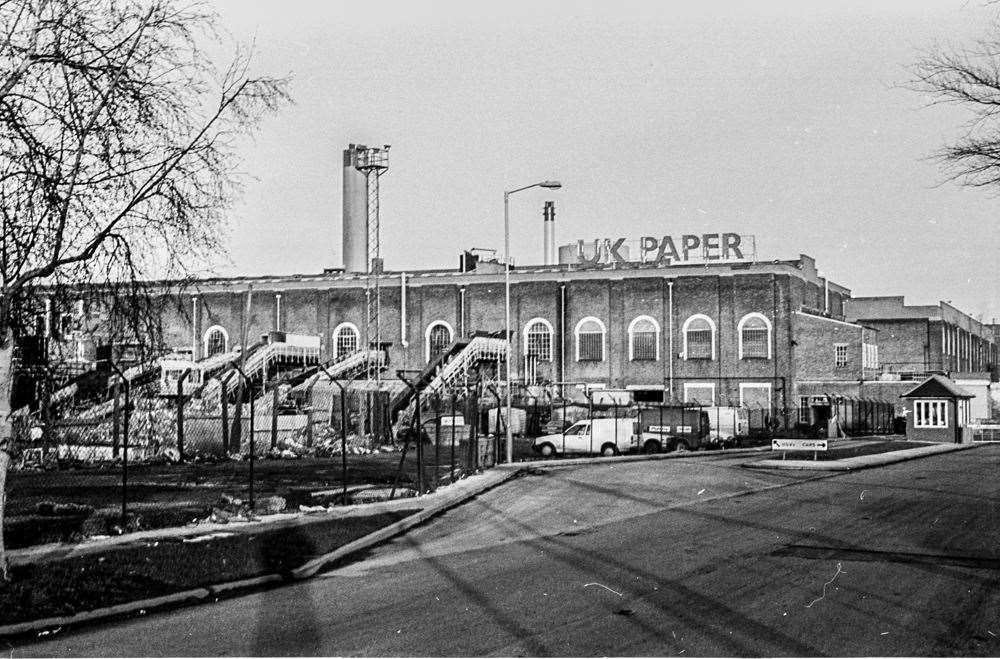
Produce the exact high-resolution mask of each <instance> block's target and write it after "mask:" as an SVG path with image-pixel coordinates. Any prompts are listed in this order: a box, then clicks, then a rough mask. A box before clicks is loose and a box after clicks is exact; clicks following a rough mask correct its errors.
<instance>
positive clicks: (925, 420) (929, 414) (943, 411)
mask: <svg viewBox="0 0 1000 659" xmlns="http://www.w3.org/2000/svg"><path fill="white" fill-rule="evenodd" d="M913 427H914V428H947V427H948V401H946V400H916V401H913Z"/></svg>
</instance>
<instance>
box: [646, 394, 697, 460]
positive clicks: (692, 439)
mask: <svg viewBox="0 0 1000 659" xmlns="http://www.w3.org/2000/svg"><path fill="white" fill-rule="evenodd" d="M708 424H709V421H708V412H705V411H703V410H701V409H699V408H697V407H694V408H692V407H681V406H679V405H662V406H655V407H643V408H641V409H640V410H639V415H638V418H637V419H636V426H635V436H636V438H637V439H638V441H637V442H636V443H637V444H638V445H639V448H640V449H641V450H642V452H643V453H659V452H660V451H695V450H697V449H700V448H708V447H709V446H710V445H712V443H713V440H712V439H711V438H710V436H709V425H708Z"/></svg>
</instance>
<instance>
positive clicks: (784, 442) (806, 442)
mask: <svg viewBox="0 0 1000 659" xmlns="http://www.w3.org/2000/svg"><path fill="white" fill-rule="evenodd" d="M826 446H827V444H826V440H825V439H772V440H771V450H772V451H825V450H826Z"/></svg>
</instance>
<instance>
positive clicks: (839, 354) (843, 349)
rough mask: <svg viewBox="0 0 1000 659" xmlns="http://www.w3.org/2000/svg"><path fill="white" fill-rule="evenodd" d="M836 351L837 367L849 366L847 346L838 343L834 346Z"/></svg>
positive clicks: (835, 362) (835, 361)
mask: <svg viewBox="0 0 1000 659" xmlns="http://www.w3.org/2000/svg"><path fill="white" fill-rule="evenodd" d="M833 351H834V353H833V354H834V364H835V365H836V367H837V368H844V367H845V366H847V346H846V345H844V344H838V345H835V346H834V347H833Z"/></svg>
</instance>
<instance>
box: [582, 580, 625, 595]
mask: <svg viewBox="0 0 1000 659" xmlns="http://www.w3.org/2000/svg"><path fill="white" fill-rule="evenodd" d="M587 586H600V587H601V588H603V589H604V590H607V591H610V592H612V593H614V594H615V595H617V596H618V597H622V594H621V593H619V592H618V591H617V590H611V589H610V588H608V587H607V586H605V585H604V584H601V583H585V584H583V587H584V588H586V587H587Z"/></svg>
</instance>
